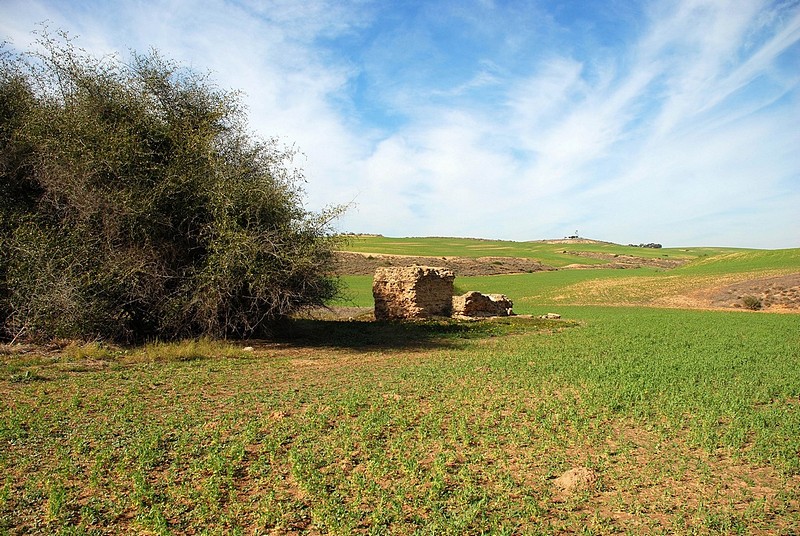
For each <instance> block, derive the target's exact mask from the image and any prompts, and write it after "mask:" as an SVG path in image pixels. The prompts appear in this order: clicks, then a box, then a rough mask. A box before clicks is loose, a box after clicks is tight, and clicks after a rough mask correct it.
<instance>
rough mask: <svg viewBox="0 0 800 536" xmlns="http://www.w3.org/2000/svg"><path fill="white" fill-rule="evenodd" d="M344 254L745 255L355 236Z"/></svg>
mask: <svg viewBox="0 0 800 536" xmlns="http://www.w3.org/2000/svg"><path fill="white" fill-rule="evenodd" d="M342 249H343V250H345V251H357V252H360V253H384V254H392V255H419V256H430V257H521V258H527V259H537V260H539V261H541V262H542V263H544V264H547V265H550V266H555V267H560V266H566V265H568V264H600V263H604V262H608V261H600V260H597V259H588V258H582V257H576V256H574V255H570V254H568V253H564V252H574V251H586V252H594V253H607V254H611V255H613V254H617V255H636V256H639V257H647V258H670V259H679V260H683V259H687V260H692V259H698V258H703V257H708V256H716V255H720V254H725V253H736V252H748V251H757V250H741V249H734V248H708V247H702V248H661V249H651V248H640V247H630V246H621V245H618V244H610V243H595V244H580V243H574V244H570V243H567V244H547V243H544V242H537V241H532V242H509V241H502V240H478V239H474V238H389V237H384V236H359V237H352V238H350V239H348V240H347V241H346V242H345V244H344V245H343V247H342Z"/></svg>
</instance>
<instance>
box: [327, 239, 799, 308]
mask: <svg viewBox="0 0 800 536" xmlns="http://www.w3.org/2000/svg"><path fill="white" fill-rule="evenodd" d="M381 247H385V248H386V250H385V251H384V252H385V253H392V254H395V255H414V254H416V253H415V252H424V253H419V254H420V255H423V254H424V255H426V256H432V257H441V256H473V257H483V256H503V255H506V256H513V257H529V258H534V259H537V260H541V261H542V262H544V263H546V264H549V265H551V266H556V267H558V266H565V265H567V264H580V263H585V264H599V265H602V264H604V263H607V262H609V261H602V260H598V259H590V258H585V257H576V256H574V255H569V254H563V253H561V252H562V251H565V250H568V251H574V252H603V253H609V254H612V255H613V254H620V255H634V256H639V257H647V256H650V257H657V256H658V257H663V258H672V259H676V258H681V259H684V260H686V261H688V262H687V263H686V264H684V265H683V266H680V267H679V268H675V269H671V270H665V269H660V268H639V269H635V270H619V269H603V268H597V269H592V270H557V271H552V272H536V273H532V274H512V275H500V276H484V277H461V278H457V279H456V290H457V292H458V291H464V292H466V291H468V290H478V291H481V292H484V293H501V294H506V295H507V296H509V297H510V298H511V299H512V300H513V301H514V311H515V312H516V313H518V314H535V313H538V312H539V311H541V310H542V308H543V307H544V308H547V307H552V306H563V305H585V304H593V305H651V304H653V303H655V304H659V300H661V301H663V300H664V299H666V298H669V297H672V296H675V295H680V294H682V293H687V292H690V291H692V290H695V289H698V288H703V287H708V286H713V285H714V284H718V283H719V282H720V281H729V282H734V281H741V280H746V279H752V278H758V277H766V276H774V275H783V274H789V273H800V248H794V249H782V250H748V249H738V250H732V249H730V248H672V249H667V248H662V249H649V248H638V247H628V246H618V245H614V244H543V243H539V242H521V243H518V242H490V241H483V240H474V239H454V238H424V239H421V238H384V237H362V238H358V239H355V240H353V241H351V242H350V243H349V244H348V246H347V249H348V250H349V251H360V252H373V253H377V252H378V250H379V249H380V248H381ZM439 247H441V248H442V249H441V250H437V248H439ZM494 248H497V249H494ZM501 248H505V250H502V249H501ZM436 251H442V252H445V251H446V252H447V253H441V254H439V255H437V254H435V252H436ZM492 251H494V253H492ZM500 251H507V252H508V253H507V254H505V253H504V254H501V253H500ZM342 279H343V281H344V283H345V286H346V288H347V292H345V297H344V299H343V300H342V301H341V302H339V303H342V304H349V305H354V306H359V307H371V306H372V304H373V302H372V278H371V276H344V277H343V278H342Z"/></svg>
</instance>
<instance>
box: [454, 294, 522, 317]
mask: <svg viewBox="0 0 800 536" xmlns="http://www.w3.org/2000/svg"><path fill="white" fill-rule="evenodd" d="M512 307H514V304H513V303H511V300H509V299H508V297H507V296H506V295H505V294H481V293H480V292H476V291H474V290H473V291H470V292H467V293H466V294H463V295H461V296H453V316H467V317H470V318H475V317H488V316H511V315H513V314H514V312H513V311H512V310H511V308H512Z"/></svg>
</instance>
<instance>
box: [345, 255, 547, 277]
mask: <svg viewBox="0 0 800 536" xmlns="http://www.w3.org/2000/svg"><path fill="white" fill-rule="evenodd" d="M336 256H337V262H338V267H337V270H336V271H337V273H338V274H339V275H372V274H374V273H375V269H376V268H379V267H381V266H411V265H412V264H419V265H421V266H436V267H437V268H447V269H449V270H452V272H453V273H454V274H455V275H456V277H469V276H478V275H502V274H520V273H533V272H541V271H545V270H554V268H552V267H550V266H546V265H544V264H542V263H540V262H539V261H536V260H534V259H523V258H515V257H479V258H469V257H413V256H407V255H384V254H380V253H354V252H349V251H338V252H337V253H336Z"/></svg>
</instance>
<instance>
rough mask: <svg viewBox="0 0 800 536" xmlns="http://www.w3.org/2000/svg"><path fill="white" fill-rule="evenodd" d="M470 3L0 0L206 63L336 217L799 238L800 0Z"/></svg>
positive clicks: (490, 232)
mask: <svg viewBox="0 0 800 536" xmlns="http://www.w3.org/2000/svg"><path fill="white" fill-rule="evenodd" d="M479 4H480V3H479ZM479 4H475V5H471V4H470V5H469V6H465V5H463V4H462V3H454V4H452V5H450V6H449V8H448V6H444V7H442V9H443V10H444V11H442V10H440V9H437V10H433V11H435V13H433V14H432V11H431V9H430V8H424V9H423V8H421V9H419V10H417V11H414V10H413V9H411V8H410V7H409V6H406V5H403V6H400V5H397V6H395V5H394V4H392V5H387V4H382V3H377V2H371V1H367V0H364V1H363V2H355V1H351V2H339V1H333V0H330V1H328V0H318V1H310V2H300V3H298V2H294V1H292V0H273V1H271V2H266V3H265V2H257V1H255V0H242V1H239V2H229V1H223V0H212V1H210V2H199V1H191V0H186V1H177V0H175V1H170V0H154V1H153V2H149V3H148V5H147V7H146V8H144V7H143V6H142V3H140V2H134V1H133V0H130V1H120V2H114V3H101V2H96V3H92V2H90V3H84V4H79V5H77V7H76V5H75V4H69V3H58V2H54V1H44V0H41V1H34V2H31V1H22V0H6V1H5V2H3V3H2V4H0V31H1V32H2V34H3V35H4V36H6V38H11V39H12V40H13V41H14V42H15V43H17V44H20V45H24V44H25V40H26V39H27V40H29V39H30V35H29V31H30V30H31V29H33V28H34V24H35V22H37V21H40V20H43V19H45V18H47V19H50V21H51V27H52V28H65V29H68V30H70V31H71V32H73V33H77V34H79V35H80V36H81V39H80V43H81V44H82V45H83V46H84V47H85V48H87V49H90V50H94V51H98V52H101V53H106V52H108V51H111V50H119V51H122V52H123V55H124V52H125V51H126V50H127V49H128V48H133V49H136V50H138V51H145V50H146V49H147V48H148V47H149V46H150V45H153V46H155V47H156V48H158V49H159V50H161V51H162V52H163V53H164V55H165V56H167V57H170V58H175V59H176V60H178V61H181V62H184V63H187V64H189V65H191V66H193V67H194V68H195V69H198V70H201V71H204V70H210V71H211V72H212V76H213V78H214V79H216V80H217V81H218V83H219V85H220V86H222V87H225V88H230V89H241V90H243V91H244V93H245V94H246V97H245V102H246V104H247V105H248V106H249V110H250V113H249V116H250V119H251V123H252V126H253V128H255V129H256V130H257V131H258V132H259V133H261V134H262V135H263V136H272V135H278V136H280V137H282V139H284V140H285V141H286V142H288V143H296V144H297V146H298V147H299V148H300V149H301V150H302V151H303V152H304V153H305V154H306V155H307V159H306V160H304V161H302V162H300V164H301V165H303V167H305V169H306V175H307V176H308V180H309V182H308V185H307V190H308V204H309V206H310V207H311V208H320V207H322V206H323V205H325V204H328V203H346V202H349V201H351V200H355V202H356V204H357V205H356V206H355V207H354V208H353V209H351V211H350V212H349V213H348V214H347V215H346V216H345V217H344V218H343V219H342V221H341V223H340V228H342V230H345V231H364V232H381V233H384V234H389V235H444V234H453V235H472V236H481V237H487V238H510V239H535V238H545V237H549V236H562V235H564V234H566V233H571V232H572V231H574V229H575V228H576V227H577V228H579V229H580V230H581V233H582V234H587V235H590V236H595V237H597V238H602V239H610V240H617V241H622V242H627V241H630V242H640V241H651V240H652V241H659V242H662V243H665V244H672V245H680V244H689V245H691V244H694V243H697V242H696V241H702V243H705V244H715V243H719V244H724V245H750V246H759V245H763V246H769V247H776V246H784V247H786V246H792V245H794V246H797V245H800V240H798V238H800V236H798V234H799V233H798V229H800V221H798V217H797V211H796V208H795V207H796V206H798V205H800V156H799V155H798V153H797V151H796V147H798V146H800V134H798V129H797V127H796V125H797V122H798V119H800V106H799V105H798V103H799V102H800V94H799V92H800V70H798V66H800V64H798V57H799V55H800V52H799V48H800V45H799V44H798V43H800V8H798V6H796V5H792V4H785V5H779V4H773V3H768V2H766V1H753V0H724V1H723V0H675V1H671V2H652V3H644V4H643V6H644V7H645V9H644V10H642V11H643V12H644V13H646V15H647V16H646V18H639V19H637V21H636V26H635V27H630V28H625V30H626V31H624V32H622V31H620V32H616V31H615V33H614V36H613V37H614V39H606V40H605V41H603V40H602V39H600V38H601V37H604V36H600V35H598V36H594V37H596V38H597V39H594V40H592V39H591V37H592V36H587V35H585V34H584V32H586V31H587V28H594V26H593V25H592V24H586V23H585V20H586V18H589V17H591V16H592V13H589V12H585V13H581V15H580V16H582V17H584V20H583V22H581V23H580V24H578V25H576V26H575V28H570V27H569V25H568V24H567V23H568V22H569V21H566V22H565V20H564V19H563V14H561V15H560V17H561V18H560V19H559V21H560V22H558V23H556V22H555V18H556V17H555V16H551V15H550V14H548V13H546V12H545V11H544V10H543V8H541V7H540V8H536V10H533V9H527V8H526V9H521V8H519V7H517V8H513V9H512V8H511V7H509V6H501V5H494V4H493V3H491V2H488V3H487V2H483V3H482V4H480V5H479ZM395 9H396V11H395ZM639 11H640V10H638V9H634V10H631V11H627V10H626V12H625V13H621V14H620V19H619V20H620V21H624V22H625V23H629V22H630V20H631V18H632V17H637V16H639V15H638V13H639ZM443 13H446V14H447V17H444V16H443V15H442V14H443ZM434 15H436V17H438V18H434ZM606 15H608V13H606ZM623 15H624V16H623ZM447 20H449V21H451V23H452V28H449V30H450V31H451V34H442V32H446V31H448V27H447V25H446V24H444V23H443V21H447ZM589 31H600V30H596V29H595V30H589ZM570 32H573V33H570ZM572 38H577V39H572ZM584 38H586V39H585V40H584ZM443 39H444V41H442V40H443ZM476 40H477V41H476ZM599 41H603V42H604V43H606V45H604V47H602V48H600V47H593V46H588V45H585V46H584V45H581V43H583V42H585V43H589V44H591V43H594V42H599ZM441 42H445V43H447V45H446V46H447V47H449V48H443V45H442V44H441ZM342 43H344V44H342ZM620 45H624V47H620ZM347 47H356V48H347ZM613 47H618V48H613ZM386 117H391V118H393V120H392V121H391V122H386V121H384V120H385V118H386Z"/></svg>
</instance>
